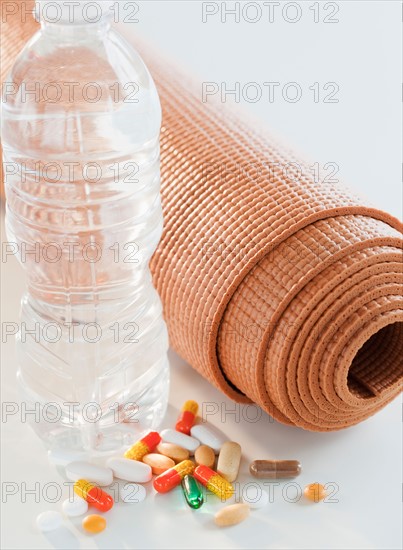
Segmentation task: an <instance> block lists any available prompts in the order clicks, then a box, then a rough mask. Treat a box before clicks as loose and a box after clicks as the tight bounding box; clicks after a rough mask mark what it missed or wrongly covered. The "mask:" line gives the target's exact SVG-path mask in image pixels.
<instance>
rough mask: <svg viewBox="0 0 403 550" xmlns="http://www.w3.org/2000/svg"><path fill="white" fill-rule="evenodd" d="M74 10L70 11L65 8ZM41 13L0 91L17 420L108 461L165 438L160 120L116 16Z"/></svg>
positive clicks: (79, 9) (103, 5)
mask: <svg viewBox="0 0 403 550" xmlns="http://www.w3.org/2000/svg"><path fill="white" fill-rule="evenodd" d="M70 4H71V5H70ZM76 4H77V2H70V1H69V0H63V1H62V2H57V3H56V2H55V1H53V2H46V1H43V2H39V3H38V4H37V12H38V13H37V16H39V18H40V22H41V29H40V30H39V31H38V32H37V33H36V34H35V36H34V37H33V38H32V39H31V40H30V41H29V43H28V44H27V45H26V47H25V49H24V50H23V51H22V52H21V54H20V55H19V56H18V58H17V60H16V62H15V64H14V67H13V68H12V70H11V73H10V75H9V77H8V79H7V83H6V85H5V87H4V93H3V100H2V111H3V112H2V115H3V116H2V142H3V151H4V159H3V161H4V167H5V174H6V182H5V184H6V197H7V214H6V226H7V235H8V241H9V243H10V244H9V247H13V250H15V253H16V254H18V257H19V259H20V261H21V263H22V266H23V267H24V269H25V271H26V276H27V286H28V291H27V293H26V295H25V296H24V297H23V299H22V311H21V326H20V327H19V333H18V336H17V339H18V341H17V349H18V360H19V371H18V380H19V386H20V388H21V391H22V395H23V407H22V409H23V412H24V410H25V412H26V421H27V422H28V423H30V424H31V425H32V426H33V428H34V430H35V431H36V432H37V434H38V435H39V436H40V437H41V438H42V439H43V441H44V442H45V444H46V445H47V447H48V448H50V449H53V450H57V451H59V450H63V449H66V450H67V449H68V450H69V451H75V450H76V451H83V450H91V451H92V452H97V451H99V452H104V451H116V449H118V448H121V447H123V446H125V445H129V444H131V443H132V442H133V441H134V440H135V439H136V438H137V437H138V436H139V434H141V433H143V432H144V431H145V430H148V429H155V428H157V427H158V425H159V424H160V422H161V420H162V417H163V415H164V413H165V409H166V406H167V396H168V386H169V365H168V359H167V349H168V338H167V331H166V326H165V323H164V320H163V317H162V310H161V302H160V299H159V296H158V295H157V293H156V291H155V289H154V287H153V285H152V281H151V276H150V272H149V268H148V263H149V260H150V257H151V255H152V254H153V252H154V250H155V248H156V246H157V244H158V241H159V239H160V236H161V231H162V211H161V203H160V193H159V191H160V189H159V187H160V175H159V132H160V125H161V108H160V103H159V98H158V94H157V91H156V88H155V85H154V82H153V80H152V78H151V76H150V74H149V72H148V70H147V68H146V67H145V65H144V63H143V61H142V60H141V58H140V57H139V55H138V54H137V53H136V52H135V51H134V50H133V49H132V47H131V46H130V45H129V44H127V43H126V41H125V40H124V39H123V38H122V37H121V36H120V35H119V34H118V33H117V32H115V30H113V29H112V28H111V20H112V17H111V15H112V13H113V12H112V9H111V3H110V2H106V1H102V2H91V3H88V2H81V4H80V5H79V6H77V5H76Z"/></svg>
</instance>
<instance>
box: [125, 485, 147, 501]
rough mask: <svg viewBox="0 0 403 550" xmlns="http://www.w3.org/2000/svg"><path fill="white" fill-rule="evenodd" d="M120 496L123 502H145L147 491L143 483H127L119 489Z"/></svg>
mask: <svg viewBox="0 0 403 550" xmlns="http://www.w3.org/2000/svg"><path fill="white" fill-rule="evenodd" d="M119 494H120V498H121V500H122V501H123V502H129V503H131V504H135V503H137V502H143V500H144V499H145V498H146V495H147V491H146V489H145V487H144V486H143V485H138V483H125V484H124V485H123V487H121V488H120V491H119Z"/></svg>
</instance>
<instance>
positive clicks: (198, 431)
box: [190, 424, 227, 454]
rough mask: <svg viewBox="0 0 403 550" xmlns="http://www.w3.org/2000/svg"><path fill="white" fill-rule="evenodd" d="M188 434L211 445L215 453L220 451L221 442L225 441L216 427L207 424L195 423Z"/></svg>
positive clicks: (204, 443)
mask: <svg viewBox="0 0 403 550" xmlns="http://www.w3.org/2000/svg"><path fill="white" fill-rule="evenodd" d="M190 434H191V436H192V437H195V438H196V439H198V440H199V441H200V442H201V443H202V444H203V445H207V446H208V447H211V448H212V449H213V451H214V452H215V453H216V454H217V453H219V452H220V449H221V447H222V445H223V443H225V442H226V441H227V439H226V438H225V437H224V436H223V435H222V434H221V433H220V432H219V431H218V430H216V428H214V427H213V426H210V425H207V424H196V425H195V426H192V427H191V429H190Z"/></svg>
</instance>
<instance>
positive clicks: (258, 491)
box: [242, 483, 269, 509]
mask: <svg viewBox="0 0 403 550" xmlns="http://www.w3.org/2000/svg"><path fill="white" fill-rule="evenodd" d="M242 500H243V502H244V503H245V504H249V506H250V507H251V508H253V509H257V508H263V507H264V506H267V504H268V502H269V495H268V493H267V491H265V490H264V489H262V488H261V487H260V485H255V484H254V483H251V484H248V485H247V486H245V487H243V489H242Z"/></svg>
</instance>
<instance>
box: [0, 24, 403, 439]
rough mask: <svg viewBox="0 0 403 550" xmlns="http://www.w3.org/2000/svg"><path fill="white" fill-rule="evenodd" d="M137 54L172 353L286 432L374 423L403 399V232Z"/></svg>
mask: <svg viewBox="0 0 403 550" xmlns="http://www.w3.org/2000/svg"><path fill="white" fill-rule="evenodd" d="M17 27H18V25H16V24H15V23H13V20H12V18H10V22H9V23H8V24H6V25H5V28H6V30H5V33H4V38H3V42H5V44H8V45H6V49H5V53H4V52H3V56H5V57H6V58H7V59H6V63H5V64H4V63H3V68H4V70H5V71H6V70H8V66H9V65H10V63H11V61H10V58H11V57H13V56H14V55H15V52H16V51H18V49H19V48H20V45H21V42H23V41H24V40H25V34H26V33H27V32H30V33H32V32H33V31H34V30H35V23H34V22H33V21H32V22H28V21H27V22H26V23H25V24H24V33H21V31H20V30H18V28H17ZM28 27H30V30H29V31H28ZM140 51H141V53H142V55H143V57H144V59H145V61H146V63H147V65H148V66H149V68H150V70H151V72H152V74H153V76H154V79H155V81H156V84H157V87H158V90H159V93H160V97H161V102H162V106H163V127H162V134H161V171H162V198H163V208H164V215H165V229H164V234H163V237H162V241H161V243H160V246H159V248H158V250H157V252H156V253H155V255H154V257H153V259H152V265H151V267H152V271H153V275H154V281H155V284H156V287H157V289H158V291H159V292H160V295H161V297H162V300H163V305H164V311H165V318H166V320H167V324H168V329H169V334H170V339H171V344H172V346H173V347H174V348H175V349H176V350H177V351H178V353H179V354H180V355H181V356H182V357H183V358H184V359H186V360H187V361H188V362H189V363H190V364H191V365H192V366H193V367H194V368H195V369H197V370H198V371H199V372H200V373H201V374H202V375H203V376H205V377H206V378H207V379H208V380H210V381H211V382H212V383H213V384H215V385H216V386H217V387H219V388H220V389H221V390H222V391H223V392H224V393H225V394H227V395H228V396H230V397H231V398H233V399H235V400H237V401H241V402H250V401H252V402H255V403H257V404H258V405H260V406H261V407H262V408H263V409H264V410H266V411H267V412H268V413H269V414H271V415H272V416H273V417H274V418H276V419H278V420H279V421H281V422H284V423H286V424H294V425H297V426H301V427H303V428H305V429H309V430H317V431H326V430H337V429H341V428H344V427H347V426H350V425H353V424H356V423H357V422H360V421H361V420H363V419H365V418H367V417H368V416H370V415H372V414H374V413H375V412H376V411H377V410H379V409H380V408H382V407H383V406H384V405H386V404H387V403H388V402H389V401H390V400H391V399H393V398H394V397H395V396H396V395H397V394H398V393H399V392H400V391H401V383H402V357H403V337H402V336H403V330H402V327H403V298H402V283H403V273H402V239H401V231H402V226H401V224H400V223H399V221H398V220H396V219H395V218H393V217H392V216H390V215H388V214H386V213H384V212H382V211H379V210H377V209H376V208H372V207H370V206H368V205H367V204H366V203H365V202H363V200H362V199H360V198H358V197H355V196H354V195H352V194H351V193H350V192H349V191H348V190H345V189H343V188H342V187H339V186H335V185H333V184H329V183H316V182H315V181H314V178H313V175H312V174H311V173H310V171H309V170H308V168H307V167H306V166H305V164H304V163H303V162H302V161H301V160H300V159H297V158H295V157H294V155H293V154H292V152H290V151H289V150H288V149H284V148H282V147H280V146H279V145H277V144H276V142H275V141H274V140H273V139H272V138H271V137H270V136H268V135H266V134H265V133H264V132H263V131H260V130H258V129H256V127H255V124H253V123H251V122H249V121H247V120H243V119H242V118H241V117H240V116H239V115H238V114H237V113H234V112H232V111H230V110H228V109H226V108H224V106H223V105H222V104H221V103H220V104H217V105H213V104H212V103H210V102H208V103H203V102H202V101H201V89H200V87H198V86H194V85H193V84H192V82H191V81H190V79H189V78H188V77H187V76H186V75H183V74H180V72H178V70H177V69H175V68H174V67H171V66H169V65H168V64H167V63H166V61H165V60H162V59H161V58H160V56H159V55H152V54H150V52H149V50H148V49H147V48H144V47H142V48H141V50H140ZM4 65H5V67H4ZM7 65H8V66H7ZM3 78H4V74H3V73H2V79H3Z"/></svg>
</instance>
